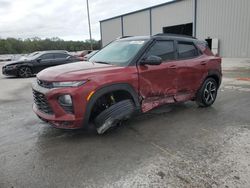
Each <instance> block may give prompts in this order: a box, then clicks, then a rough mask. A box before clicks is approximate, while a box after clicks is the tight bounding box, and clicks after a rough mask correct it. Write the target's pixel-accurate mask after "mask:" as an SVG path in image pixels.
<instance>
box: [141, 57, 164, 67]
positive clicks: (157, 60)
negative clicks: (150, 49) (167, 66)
mask: <svg viewBox="0 0 250 188" xmlns="http://www.w3.org/2000/svg"><path fill="white" fill-rule="evenodd" d="M161 63H162V59H161V57H158V56H155V55H151V56H148V57H147V58H146V59H144V60H142V61H141V65H160V64H161Z"/></svg>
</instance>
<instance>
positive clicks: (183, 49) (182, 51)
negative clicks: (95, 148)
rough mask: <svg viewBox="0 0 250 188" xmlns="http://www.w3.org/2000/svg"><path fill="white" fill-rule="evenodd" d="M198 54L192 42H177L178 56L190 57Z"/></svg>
mask: <svg viewBox="0 0 250 188" xmlns="http://www.w3.org/2000/svg"><path fill="white" fill-rule="evenodd" d="M197 56H199V52H198V49H197V48H196V47H195V45H194V44H193V43H192V42H178V58H179V59H190V58H194V57H197Z"/></svg>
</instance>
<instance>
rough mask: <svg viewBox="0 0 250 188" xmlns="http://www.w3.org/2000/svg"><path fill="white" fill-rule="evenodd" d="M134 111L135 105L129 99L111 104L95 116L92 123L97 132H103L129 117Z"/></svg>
mask: <svg viewBox="0 0 250 188" xmlns="http://www.w3.org/2000/svg"><path fill="white" fill-rule="evenodd" d="M134 112H135V105H134V102H133V101H132V100H130V99H127V100H123V101H120V102H117V103H115V104H113V105H112V106H110V107H109V108H107V109H106V110H104V111H102V112H101V113H100V114H99V115H98V116H97V117H96V118H95V120H94V123H95V126H96V130H97V132H98V134H103V133H104V132H106V131H107V130H108V129H110V128H111V127H114V126H116V125H118V124H119V123H120V122H121V121H123V120H126V119H129V118H130V117H131V116H132V114H133V113H134Z"/></svg>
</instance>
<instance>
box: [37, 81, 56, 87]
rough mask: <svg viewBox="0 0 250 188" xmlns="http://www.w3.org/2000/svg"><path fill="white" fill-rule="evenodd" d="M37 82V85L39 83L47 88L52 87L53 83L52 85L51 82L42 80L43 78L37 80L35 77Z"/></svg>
mask: <svg viewBox="0 0 250 188" xmlns="http://www.w3.org/2000/svg"><path fill="white" fill-rule="evenodd" d="M37 83H38V85H40V86H41V87H45V88H49V89H51V88H53V85H52V83H51V82H47V81H43V80H38V79H37Z"/></svg>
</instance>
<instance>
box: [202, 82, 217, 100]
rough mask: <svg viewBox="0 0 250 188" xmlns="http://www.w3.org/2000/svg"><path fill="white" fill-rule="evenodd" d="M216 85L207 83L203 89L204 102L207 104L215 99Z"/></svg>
mask: <svg viewBox="0 0 250 188" xmlns="http://www.w3.org/2000/svg"><path fill="white" fill-rule="evenodd" d="M216 92H217V88H216V84H215V83H213V82H212V81H209V82H208V83H207V84H206V86H205V89H204V95H203V96H204V100H205V102H206V103H207V104H210V103H213V102H214V100H215V98H216Z"/></svg>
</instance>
